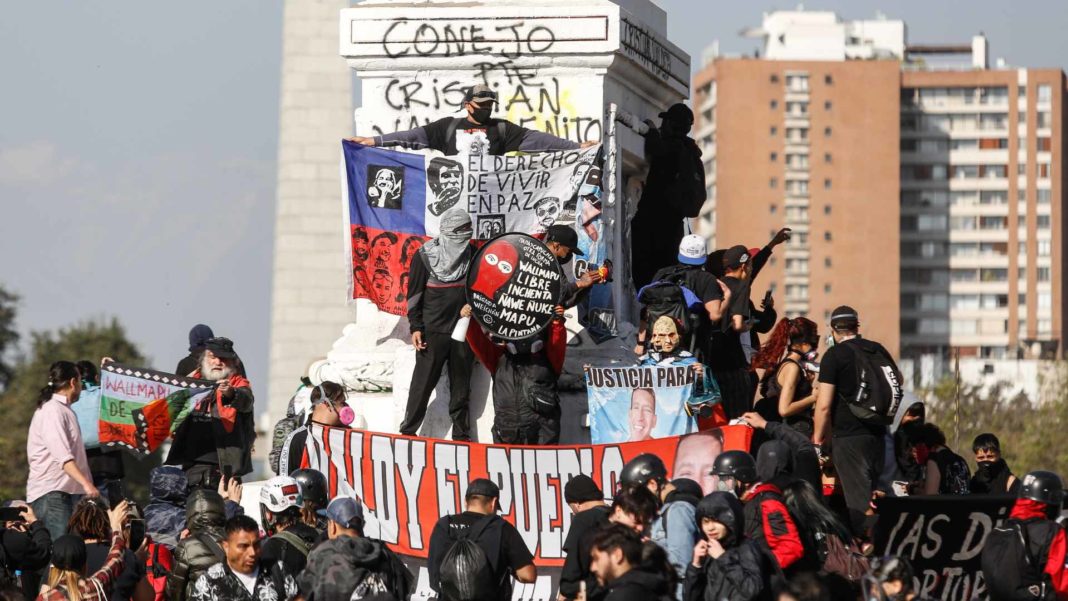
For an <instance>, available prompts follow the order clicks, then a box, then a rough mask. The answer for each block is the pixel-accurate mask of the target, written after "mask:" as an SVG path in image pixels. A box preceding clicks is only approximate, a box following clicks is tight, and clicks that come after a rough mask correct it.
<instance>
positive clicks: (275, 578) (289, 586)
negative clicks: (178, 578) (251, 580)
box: [189, 561, 297, 601]
mask: <svg viewBox="0 0 1068 601" xmlns="http://www.w3.org/2000/svg"><path fill="white" fill-rule="evenodd" d="M198 580H199V582H197V583H196V584H194V585H192V586H190V587H189V588H190V590H191V591H192V593H191V599H192V600H193V601H261V600H263V599H274V600H278V601H282V600H283V599H293V598H294V597H296V596H297V582H296V580H294V579H293V577H292V576H290V575H289V574H285V573H283V571H282V567H281V566H280V565H278V564H274V565H266V564H261V565H260V568H259V572H258V573H257V574H256V582H255V584H254V585H253V586H252V592H251V593H250V592H249V591H248V589H247V588H245V585H244V584H242V583H241V581H240V580H238V579H237V576H235V575H234V572H233V570H231V569H230V566H229V564H227V563H226V562H225V561H223V562H220V563H217V564H215V565H213V566H211V567H210V568H208V571H206V572H204V574H203V575H202V576H200V578H198Z"/></svg>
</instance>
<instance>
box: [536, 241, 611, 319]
mask: <svg viewBox="0 0 1068 601" xmlns="http://www.w3.org/2000/svg"><path fill="white" fill-rule="evenodd" d="M545 246H547V247H549V250H550V251H551V252H552V253H553V254H554V255H555V256H556V259H557V261H559V262H560V264H561V265H567V264H568V263H570V262H571V259H572V257H574V256H579V257H585V256H586V253H584V252H582V249H580V248H579V242H578V234H577V233H575V230H574V228H572V227H571V226H570V225H564V224H562V223H557V224H554V225H550V226H549V227H548V228H546V230H545ZM599 283H601V274H600V272H598V271H597V270H587V271H585V272H584V273H583V274H582V275H581V276H579V278H578V279H576V280H575V281H574V282H571V281H570V280H569V281H566V282H564V286H563V293H562V294H561V295H560V298H561V299H563V300H562V301H561V306H563V307H564V308H565V309H569V308H571V307H574V306H575V305H577V304H579V303H580V302H582V299H583V298H585V297H586V296H587V295H588V294H589V292H590V289H591V287H592V286H593V285H594V284H599Z"/></svg>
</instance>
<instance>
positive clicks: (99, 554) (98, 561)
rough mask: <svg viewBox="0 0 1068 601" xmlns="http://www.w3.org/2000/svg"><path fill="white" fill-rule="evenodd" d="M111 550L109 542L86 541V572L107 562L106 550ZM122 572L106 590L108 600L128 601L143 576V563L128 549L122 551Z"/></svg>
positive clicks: (93, 571)
mask: <svg viewBox="0 0 1068 601" xmlns="http://www.w3.org/2000/svg"><path fill="white" fill-rule="evenodd" d="M109 551H111V542H110V541H108V542H107V543H86V544H85V557H86V565H87V566H89V567H88V569H87V570H86V572H85V573H86V574H93V573H95V572H96V571H97V570H99V569H100V568H101V567H103V566H104V563H106V562H107V557H108V552H109ZM122 555H123V557H122V572H120V573H119V577H118V578H117V579H116V580H115V582H114V584H112V586H111V590H110V591H107V593H108V600H109V601H128V600H129V599H130V597H132V596H133V594H134V590H135V589H136V588H137V583H138V582H141V579H142V578H144V577H145V563H144V562H143V561H137V556H136V555H134V552H133V551H131V550H129V549H123V551H122Z"/></svg>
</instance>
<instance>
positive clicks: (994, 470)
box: [940, 459, 1020, 497]
mask: <svg viewBox="0 0 1068 601" xmlns="http://www.w3.org/2000/svg"><path fill="white" fill-rule="evenodd" d="M940 469H941V468H940ZM1011 476H1013V473H1012V470H1010V469H1009V465H1008V464H1007V463H1005V460H1004V459H998V460H997V461H994V462H992V463H991V465H990V466H989V467H984V465H983V464H982V463H980V464H978V465H977V466H976V469H975V473H974V474H972V479H971V482H969V483H968V489H969V490H970V491H971V493H972V494H973V495H1004V494H1011V495H1012V496H1014V497H1015V496H1016V495H1017V493H1019V492H1020V479H1019V478H1016V479H1015V480H1013V481H1012V486H1009V478H1010V477H1011Z"/></svg>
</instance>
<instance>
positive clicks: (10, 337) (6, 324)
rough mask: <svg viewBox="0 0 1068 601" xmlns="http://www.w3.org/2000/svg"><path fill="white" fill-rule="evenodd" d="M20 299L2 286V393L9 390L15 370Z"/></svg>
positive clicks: (0, 317)
mask: <svg viewBox="0 0 1068 601" xmlns="http://www.w3.org/2000/svg"><path fill="white" fill-rule="evenodd" d="M18 300H19V297H18V295H16V294H13V293H11V292H8V291H7V290H5V289H4V288H3V287H2V286H0V391H3V390H5V389H6V388H7V385H8V384H9V383H10V382H11V377H12V376H13V375H14V373H15V368H14V366H13V365H12V363H11V360H12V355H13V354H14V350H15V345H16V344H18V341H19V333H18V330H16V329H15V313H16V310H17V309H16V308H15V305H16V304H17V303H18Z"/></svg>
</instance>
